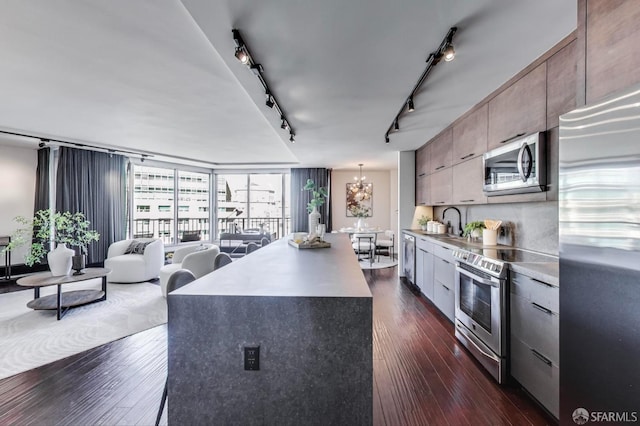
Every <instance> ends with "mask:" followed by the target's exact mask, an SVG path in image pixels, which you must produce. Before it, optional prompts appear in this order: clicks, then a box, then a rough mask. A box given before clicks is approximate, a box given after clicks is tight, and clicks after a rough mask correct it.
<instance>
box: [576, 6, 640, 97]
mask: <svg viewBox="0 0 640 426" xmlns="http://www.w3.org/2000/svg"><path fill="white" fill-rule="evenodd" d="M639 17H640V2H639V1H590V2H588V6H587V16H586V22H585V23H584V24H582V23H579V24H578V26H579V27H580V26H584V28H585V36H586V40H584V39H583V40H580V41H581V42H582V43H585V42H586V52H584V55H586V64H585V79H586V101H587V104H590V103H592V102H595V101H597V100H598V99H601V98H602V97H604V96H607V95H609V94H611V93H613V92H616V91H618V90H620V89H623V88H625V87H627V86H630V85H632V84H634V83H638V82H640V73H639V72H638V70H639V69H640V43H638V36H639V35H640V19H639ZM582 60H583V61H584V60H585V59H584V58H582Z"/></svg>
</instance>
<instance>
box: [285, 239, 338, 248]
mask: <svg viewBox="0 0 640 426" xmlns="http://www.w3.org/2000/svg"><path fill="white" fill-rule="evenodd" d="M289 245H290V246H293V247H295V248H299V249H316V248H329V247H331V243H328V242H326V241H316V242H313V243H307V242H304V243H296V242H295V241H293V240H289Z"/></svg>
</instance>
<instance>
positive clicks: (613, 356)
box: [558, 85, 640, 424]
mask: <svg viewBox="0 0 640 426" xmlns="http://www.w3.org/2000/svg"><path fill="white" fill-rule="evenodd" d="M559 150H560V160H559V161H560V164H559V197H560V199H559V202H558V208H559V222H560V223H559V234H560V235H559V238H560V424H574V421H576V422H579V421H581V419H580V418H579V416H580V415H582V416H583V418H584V416H585V415H586V416H587V419H588V420H591V421H593V420H598V421H603V420H608V421H611V420H614V422H623V421H633V420H634V418H635V419H636V420H638V421H640V85H638V86H634V87H631V88H629V89H627V90H625V91H624V92H623V93H618V94H616V95H614V96H610V97H608V98H607V99H604V100H602V101H599V102H596V103H593V104H591V105H588V106H585V107H583V108H579V109H576V110H574V111H572V112H570V113H568V114H565V115H563V116H562V117H561V118H560V144H559ZM579 408H582V409H583V410H578V409H579ZM603 413H604V414H603ZM610 413H614V414H613V415H612V414H610ZM612 416H613V417H612ZM576 419H577V420H576ZM578 424H582V423H578Z"/></svg>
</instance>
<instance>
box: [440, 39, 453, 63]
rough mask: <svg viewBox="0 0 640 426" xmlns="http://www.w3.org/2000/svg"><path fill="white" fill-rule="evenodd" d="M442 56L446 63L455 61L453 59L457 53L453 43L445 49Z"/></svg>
mask: <svg viewBox="0 0 640 426" xmlns="http://www.w3.org/2000/svg"><path fill="white" fill-rule="evenodd" d="M442 55H443V57H444V60H445V62H451V61H453V58H455V57H456V51H455V49H454V48H453V44H451V43H449V44H447V47H445V48H444V50H443V51H442Z"/></svg>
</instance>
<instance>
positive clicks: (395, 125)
mask: <svg viewBox="0 0 640 426" xmlns="http://www.w3.org/2000/svg"><path fill="white" fill-rule="evenodd" d="M393 130H395V131H396V132H397V131H398V130H400V125H399V124H398V119H396V121H395V122H394V123H393Z"/></svg>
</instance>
